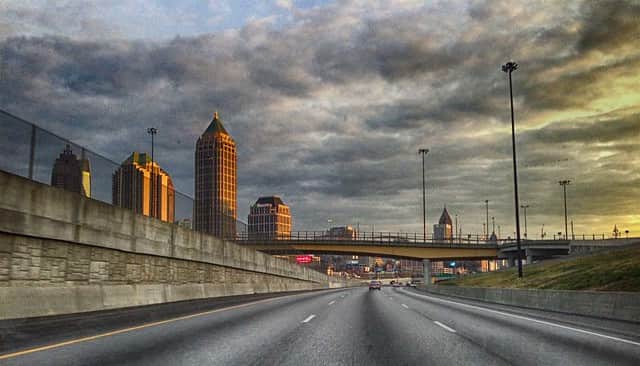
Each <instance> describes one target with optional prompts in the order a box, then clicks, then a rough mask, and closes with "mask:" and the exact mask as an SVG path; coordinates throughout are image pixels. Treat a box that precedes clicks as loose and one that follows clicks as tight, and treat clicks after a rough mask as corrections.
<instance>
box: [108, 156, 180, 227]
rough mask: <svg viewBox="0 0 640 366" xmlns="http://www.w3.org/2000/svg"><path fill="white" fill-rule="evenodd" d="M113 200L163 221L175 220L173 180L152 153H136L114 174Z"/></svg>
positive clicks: (117, 203) (116, 204) (115, 202)
mask: <svg viewBox="0 0 640 366" xmlns="http://www.w3.org/2000/svg"><path fill="white" fill-rule="evenodd" d="M112 183H113V185H112V203H113V204H114V205H115V206H120V207H124V208H128V209H131V210H133V211H134V212H135V213H139V214H142V215H145V216H151V217H155V218H157V219H160V220H162V221H168V222H173V221H174V220H175V207H176V206H175V190H174V188H173V181H172V180H171V177H170V176H169V174H168V173H167V172H165V171H164V170H163V169H162V168H160V166H159V165H158V163H157V162H155V161H154V162H152V161H151V156H149V154H145V153H139V152H134V153H133V154H131V156H129V157H128V158H127V159H126V160H125V161H124V162H122V164H121V165H120V167H119V168H118V169H117V170H116V171H115V172H114V173H113V177H112Z"/></svg>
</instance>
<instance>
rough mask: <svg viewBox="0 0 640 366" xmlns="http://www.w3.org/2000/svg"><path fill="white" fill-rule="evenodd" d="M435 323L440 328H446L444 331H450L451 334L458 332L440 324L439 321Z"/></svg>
mask: <svg viewBox="0 0 640 366" xmlns="http://www.w3.org/2000/svg"><path fill="white" fill-rule="evenodd" d="M434 323H436V324H437V325H439V326H440V327H442V328H444V329H446V330H448V331H449V332H451V333H455V332H456V330H455V329H453V328H450V327H448V326H446V325H444V324H442V323H440V322H439V321H437V320H435V321H434Z"/></svg>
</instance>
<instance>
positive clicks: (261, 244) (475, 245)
mask: <svg viewBox="0 0 640 366" xmlns="http://www.w3.org/2000/svg"><path fill="white" fill-rule="evenodd" d="M425 239H426V240H425ZM236 242H237V243H238V244H241V245H243V246H247V247H250V248H252V249H256V250H259V251H262V252H266V253H269V254H309V253H313V254H334V255H368V256H381V257H394V258H404V259H417V260H450V259H455V260H481V259H506V260H508V262H509V265H510V266H512V265H514V264H515V260H516V258H517V257H518V249H517V244H516V242H515V241H514V240H512V239H511V240H500V241H496V242H486V241H483V240H480V238H479V237H477V236H475V237H471V236H467V237H466V238H463V239H462V238H454V239H451V240H433V239H432V238H430V237H427V238H424V237H423V236H422V234H417V233H391V232H373V233H372V232H368V233H358V234H357V235H354V236H352V237H340V236H330V235H328V234H327V232H326V231H299V232H292V233H291V235H287V236H280V237H253V238H252V237H248V236H246V235H245V236H241V237H239V238H237V240H236ZM634 244H640V239H639V238H630V239H606V240H522V241H521V245H520V255H521V257H522V258H523V259H526V261H527V263H531V262H533V261H534V260H539V259H546V258H551V257H557V256H565V255H569V254H572V253H589V252H593V251H597V250H602V249H606V248H608V247H615V246H621V245H634Z"/></svg>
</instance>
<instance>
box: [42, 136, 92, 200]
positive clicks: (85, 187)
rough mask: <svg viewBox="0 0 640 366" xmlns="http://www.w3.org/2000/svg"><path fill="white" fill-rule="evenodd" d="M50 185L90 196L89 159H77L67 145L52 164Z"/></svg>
mask: <svg viewBox="0 0 640 366" xmlns="http://www.w3.org/2000/svg"><path fill="white" fill-rule="evenodd" d="M51 185H52V186H54V187H58V188H62V189H65V190H67V191H71V192H76V193H80V194H83V195H85V196H87V197H91V167H90V166H89V160H87V159H78V158H77V157H76V155H75V154H74V153H73V152H72V151H71V147H70V146H69V145H67V146H66V148H65V149H64V151H63V152H62V153H61V154H60V156H59V157H58V158H57V159H56V162H55V163H54V164H53V170H52V171H51Z"/></svg>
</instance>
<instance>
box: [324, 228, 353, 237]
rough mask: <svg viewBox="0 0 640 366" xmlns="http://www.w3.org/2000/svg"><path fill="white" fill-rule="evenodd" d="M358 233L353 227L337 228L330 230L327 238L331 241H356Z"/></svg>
mask: <svg viewBox="0 0 640 366" xmlns="http://www.w3.org/2000/svg"><path fill="white" fill-rule="evenodd" d="M357 235H358V233H357V232H356V230H355V229H354V228H352V227H351V226H336V227H332V228H330V229H329V232H328V233H327V236H328V237H329V238H331V239H355V238H356V237H357Z"/></svg>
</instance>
